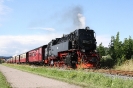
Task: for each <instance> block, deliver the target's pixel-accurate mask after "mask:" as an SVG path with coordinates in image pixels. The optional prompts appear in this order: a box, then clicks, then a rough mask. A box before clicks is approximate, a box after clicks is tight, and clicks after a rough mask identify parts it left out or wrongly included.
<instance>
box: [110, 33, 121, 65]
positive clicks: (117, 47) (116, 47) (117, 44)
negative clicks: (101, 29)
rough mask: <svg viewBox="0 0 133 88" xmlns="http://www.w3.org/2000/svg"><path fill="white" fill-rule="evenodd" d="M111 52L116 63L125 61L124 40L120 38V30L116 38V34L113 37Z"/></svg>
mask: <svg viewBox="0 0 133 88" xmlns="http://www.w3.org/2000/svg"><path fill="white" fill-rule="evenodd" d="M109 54H110V56H111V57H112V59H113V61H114V63H121V62H122V61H123V51H122V42H121V41H120V39H119V32H118V33H117V35H116V38H115V37H114V36H112V37H111V42H110V44H109Z"/></svg>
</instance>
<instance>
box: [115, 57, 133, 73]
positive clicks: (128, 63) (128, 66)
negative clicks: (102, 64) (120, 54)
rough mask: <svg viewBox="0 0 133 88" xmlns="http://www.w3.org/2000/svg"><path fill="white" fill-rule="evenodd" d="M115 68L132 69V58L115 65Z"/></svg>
mask: <svg viewBox="0 0 133 88" xmlns="http://www.w3.org/2000/svg"><path fill="white" fill-rule="evenodd" d="M115 69H117V70H124V71H133V60H132V59H131V60H126V61H125V62H124V63H123V64H122V65H121V66H115Z"/></svg>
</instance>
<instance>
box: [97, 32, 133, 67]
mask: <svg viewBox="0 0 133 88" xmlns="http://www.w3.org/2000/svg"><path fill="white" fill-rule="evenodd" d="M97 51H98V52H99V54H100V55H101V56H107V57H106V58H102V59H101V64H102V65H103V66H107V67H113V66H114V65H121V64H122V63H123V62H124V61H125V60H129V59H131V58H132V55H133V39H132V38H131V36H129V38H125V39H124V41H123V42H122V41H120V38H119V32H118V33H117V35H116V36H112V37H111V41H110V43H109V47H108V48H107V47H104V46H103V45H102V43H101V44H99V46H98V47H97Z"/></svg>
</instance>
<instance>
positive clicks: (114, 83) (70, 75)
mask: <svg viewBox="0 0 133 88" xmlns="http://www.w3.org/2000/svg"><path fill="white" fill-rule="evenodd" d="M4 65H6V66H9V67H12V68H16V69H19V70H22V71H26V72H30V73H34V74H38V75H41V76H44V77H48V78H53V79H58V80H61V81H64V82H68V83H72V84H77V85H80V86H82V87H89V88H131V87H132V85H133V80H128V79H127V80H124V79H121V78H119V77H114V78H111V77H108V76H106V75H104V74H101V73H95V72H86V71H83V70H82V69H80V70H64V69H58V68H50V67H43V66H42V67H40V66H39V67H37V66H28V65H15V64H4Z"/></svg>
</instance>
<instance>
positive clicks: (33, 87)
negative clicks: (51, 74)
mask: <svg viewBox="0 0 133 88" xmlns="http://www.w3.org/2000/svg"><path fill="white" fill-rule="evenodd" d="M0 71H1V72H2V73H3V74H4V75H5V77H6V78H7V81H8V82H9V83H10V84H11V86H12V87H13V88H81V87H79V86H76V85H72V84H69V83H65V82H61V81H58V80H54V79H50V78H46V77H42V76H38V75H35V74H31V73H27V72H23V71H20V70H17V69H13V68H9V67H6V66H3V65H0Z"/></svg>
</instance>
